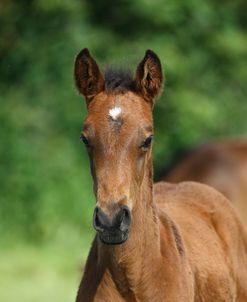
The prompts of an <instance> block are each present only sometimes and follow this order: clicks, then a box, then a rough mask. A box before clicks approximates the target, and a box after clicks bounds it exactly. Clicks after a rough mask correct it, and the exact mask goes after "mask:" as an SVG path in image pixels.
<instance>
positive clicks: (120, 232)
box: [93, 206, 131, 244]
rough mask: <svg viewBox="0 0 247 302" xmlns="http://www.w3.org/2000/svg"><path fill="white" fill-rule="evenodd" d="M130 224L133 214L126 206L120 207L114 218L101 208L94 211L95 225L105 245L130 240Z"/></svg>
mask: <svg viewBox="0 0 247 302" xmlns="http://www.w3.org/2000/svg"><path fill="white" fill-rule="evenodd" d="M130 223H131V214H130V210H129V208H128V207H126V206H120V208H119V210H117V211H116V212H114V214H113V215H112V217H109V216H108V215H107V214H106V213H104V212H103V211H102V210H101V209H100V208H99V207H96V208H95V210H94V215H93V225H94V228H95V230H96V231H97V232H98V234H99V238H100V240H101V241H102V242H103V243H105V244H121V243H123V242H125V241H126V240H127V239H128V233H129V227H130Z"/></svg>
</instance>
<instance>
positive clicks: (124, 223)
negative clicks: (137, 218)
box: [119, 207, 131, 231]
mask: <svg viewBox="0 0 247 302" xmlns="http://www.w3.org/2000/svg"><path fill="white" fill-rule="evenodd" d="M121 211H122V213H121V214H122V215H121V219H120V226H119V228H120V230H121V231H127V230H128V229H129V226H130V223H131V215H130V210H129V209H128V208H127V207H124V208H123V209H122V210H121Z"/></svg>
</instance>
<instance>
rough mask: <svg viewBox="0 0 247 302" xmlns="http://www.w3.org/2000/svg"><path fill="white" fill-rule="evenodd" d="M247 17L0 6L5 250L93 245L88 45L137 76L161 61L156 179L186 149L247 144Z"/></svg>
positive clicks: (125, 1)
mask: <svg viewBox="0 0 247 302" xmlns="http://www.w3.org/2000/svg"><path fill="white" fill-rule="evenodd" d="M246 11H247V2H246V1H245V0H234V1H231V0H223V1H216V0H205V1H198V0H186V1H184V0H183V1H182V0H176V1H164V0H155V1H149V0H136V1H131V0H119V1H113V0H104V1H96V0H84V1H79V0H70V1H66V0H23V1H18V0H4V1H1V3H0V37H1V39H0V59H1V60H0V100H1V110H0V125H1V137H0V161H1V171H0V186H1V193H0V236H1V241H4V240H10V241H16V240H17V241H19V240H23V239H24V240H27V241H36V242H42V241H44V240H53V239H54V238H60V237H61V236H62V237H63V236H64V235H63V234H67V237H69V236H70V235H69V234H72V233H73V232H76V233H78V234H79V236H81V238H84V237H86V238H88V237H87V233H88V232H89V231H88V230H90V225H91V216H92V209H93V207H94V198H93V195H92V183H91V177H90V174H89V166H88V159H87V156H86V153H85V151H84V149H83V146H81V144H80V142H79V134H80V130H81V125H82V121H83V117H84V116H85V106H84V102H83V100H82V98H81V97H80V96H78V94H77V93H76V92H75V89H74V83H73V76H72V75H73V61H74V57H75V55H76V54H77V53H78V52H79V51H80V50H81V49H82V48H84V47H88V48H89V49H90V51H91V53H92V54H93V55H94V56H95V57H96V58H97V59H98V62H99V63H101V65H104V64H106V63H110V64H112V63H118V62H120V63H121V64H125V65H127V64H128V65H129V66H130V68H131V69H133V71H134V70H135V68H136V65H137V63H138V62H139V61H140V60H141V58H142V57H143V55H144V52H145V50H146V49H147V48H151V49H153V50H154V51H155V52H157V54H158V55H159V56H160V58H161V61H162V64H163V66H164V69H165V74H166V87H165V90H164V93H163V95H162V97H161V98H160V100H159V101H158V103H157V105H156V107H155V109H154V117H155V125H156V130H155V138H156V139H155V147H154V162H155V168H156V171H158V170H159V169H161V168H162V167H164V166H165V165H166V164H168V163H169V162H170V161H171V160H172V159H173V157H174V154H176V152H177V151H178V150H181V149H185V148H189V147H191V146H193V145H195V144H197V143H201V142H204V141H206V140H209V139H211V138H220V137H221V138H222V137H227V136H240V135H246V131H247V123H246V117H247V104H246V95H247V85H246V79H247V31H246V28H247V18H246ZM83 236H84V237H83ZM64 241H66V238H64Z"/></svg>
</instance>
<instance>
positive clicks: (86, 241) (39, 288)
mask: <svg viewBox="0 0 247 302" xmlns="http://www.w3.org/2000/svg"><path fill="white" fill-rule="evenodd" d="M90 241H91V236H89V235H88V236H87V237H86V238H83V240H80V238H79V237H78V236H75V235H74V234H71V235H70V236H68V237H67V238H66V240H65V241H63V242H62V241H61V240H56V241H55V242H53V243H48V244H43V245H39V246H37V245H31V244H30V245H28V244H26V245H23V244H22V245H15V246H8V247H2V248H1V250H0V296H1V301H2V302H13V301H18V302H34V301H35V302H44V301H47V302H49V301H52V302H68V301H75V296H76V292H77V289H78V285H79V282H80V278H81V275H82V269H83V264H84V263H85V260H86V256H87V253H88V249H89V246H90Z"/></svg>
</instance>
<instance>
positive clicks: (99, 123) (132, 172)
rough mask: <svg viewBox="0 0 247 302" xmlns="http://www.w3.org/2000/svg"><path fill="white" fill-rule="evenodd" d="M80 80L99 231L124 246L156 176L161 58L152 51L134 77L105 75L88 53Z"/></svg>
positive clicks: (81, 59)
mask: <svg viewBox="0 0 247 302" xmlns="http://www.w3.org/2000/svg"><path fill="white" fill-rule="evenodd" d="M75 81H76V86H77V88H78V90H79V92H80V93H82V94H83V95H84V97H85V99H86V104H87V109H88V113H87V116H86V119H85V122H84V127H83V131H82V134H81V139H82V141H83V142H84V144H85V145H86V148H87V150H88V154H89V157H90V162H91V172H92V176H93V179H94V191H95V195H96V200H97V203H96V208H95V211H94V218H93V223H94V227H95V229H96V230H97V232H98V234H99V238H100V239H101V241H102V242H104V243H106V244H120V243H122V242H124V241H125V240H127V238H128V231H129V228H130V224H131V212H132V209H133V208H134V207H135V206H136V204H137V202H138V196H140V192H141V188H142V184H143V180H144V178H145V176H146V177H150V174H151V171H150V169H151V165H150V161H151V146H152V138H153V121H152V106H153V103H154V100H155V98H156V97H157V96H158V94H159V92H160V90H161V88H162V81H163V77H162V69H161V64H160V60H159V58H158V57H157V55H156V54H155V53H154V52H153V51H151V50H147V51H146V54H145V56H144V58H143V60H142V61H141V62H140V64H139V65H138V67H137V70H136V75H135V77H134V78H132V76H131V75H130V74H129V73H126V72H125V73H123V72H113V71H108V72H106V73H105V74H103V73H102V72H101V71H100V69H99V67H98V65H97V63H96V62H95V60H94V59H93V58H92V57H91V55H90V53H89V51H88V50H87V49H83V50H82V51H81V52H80V53H79V54H78V56H77V57H76V61H75Z"/></svg>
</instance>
